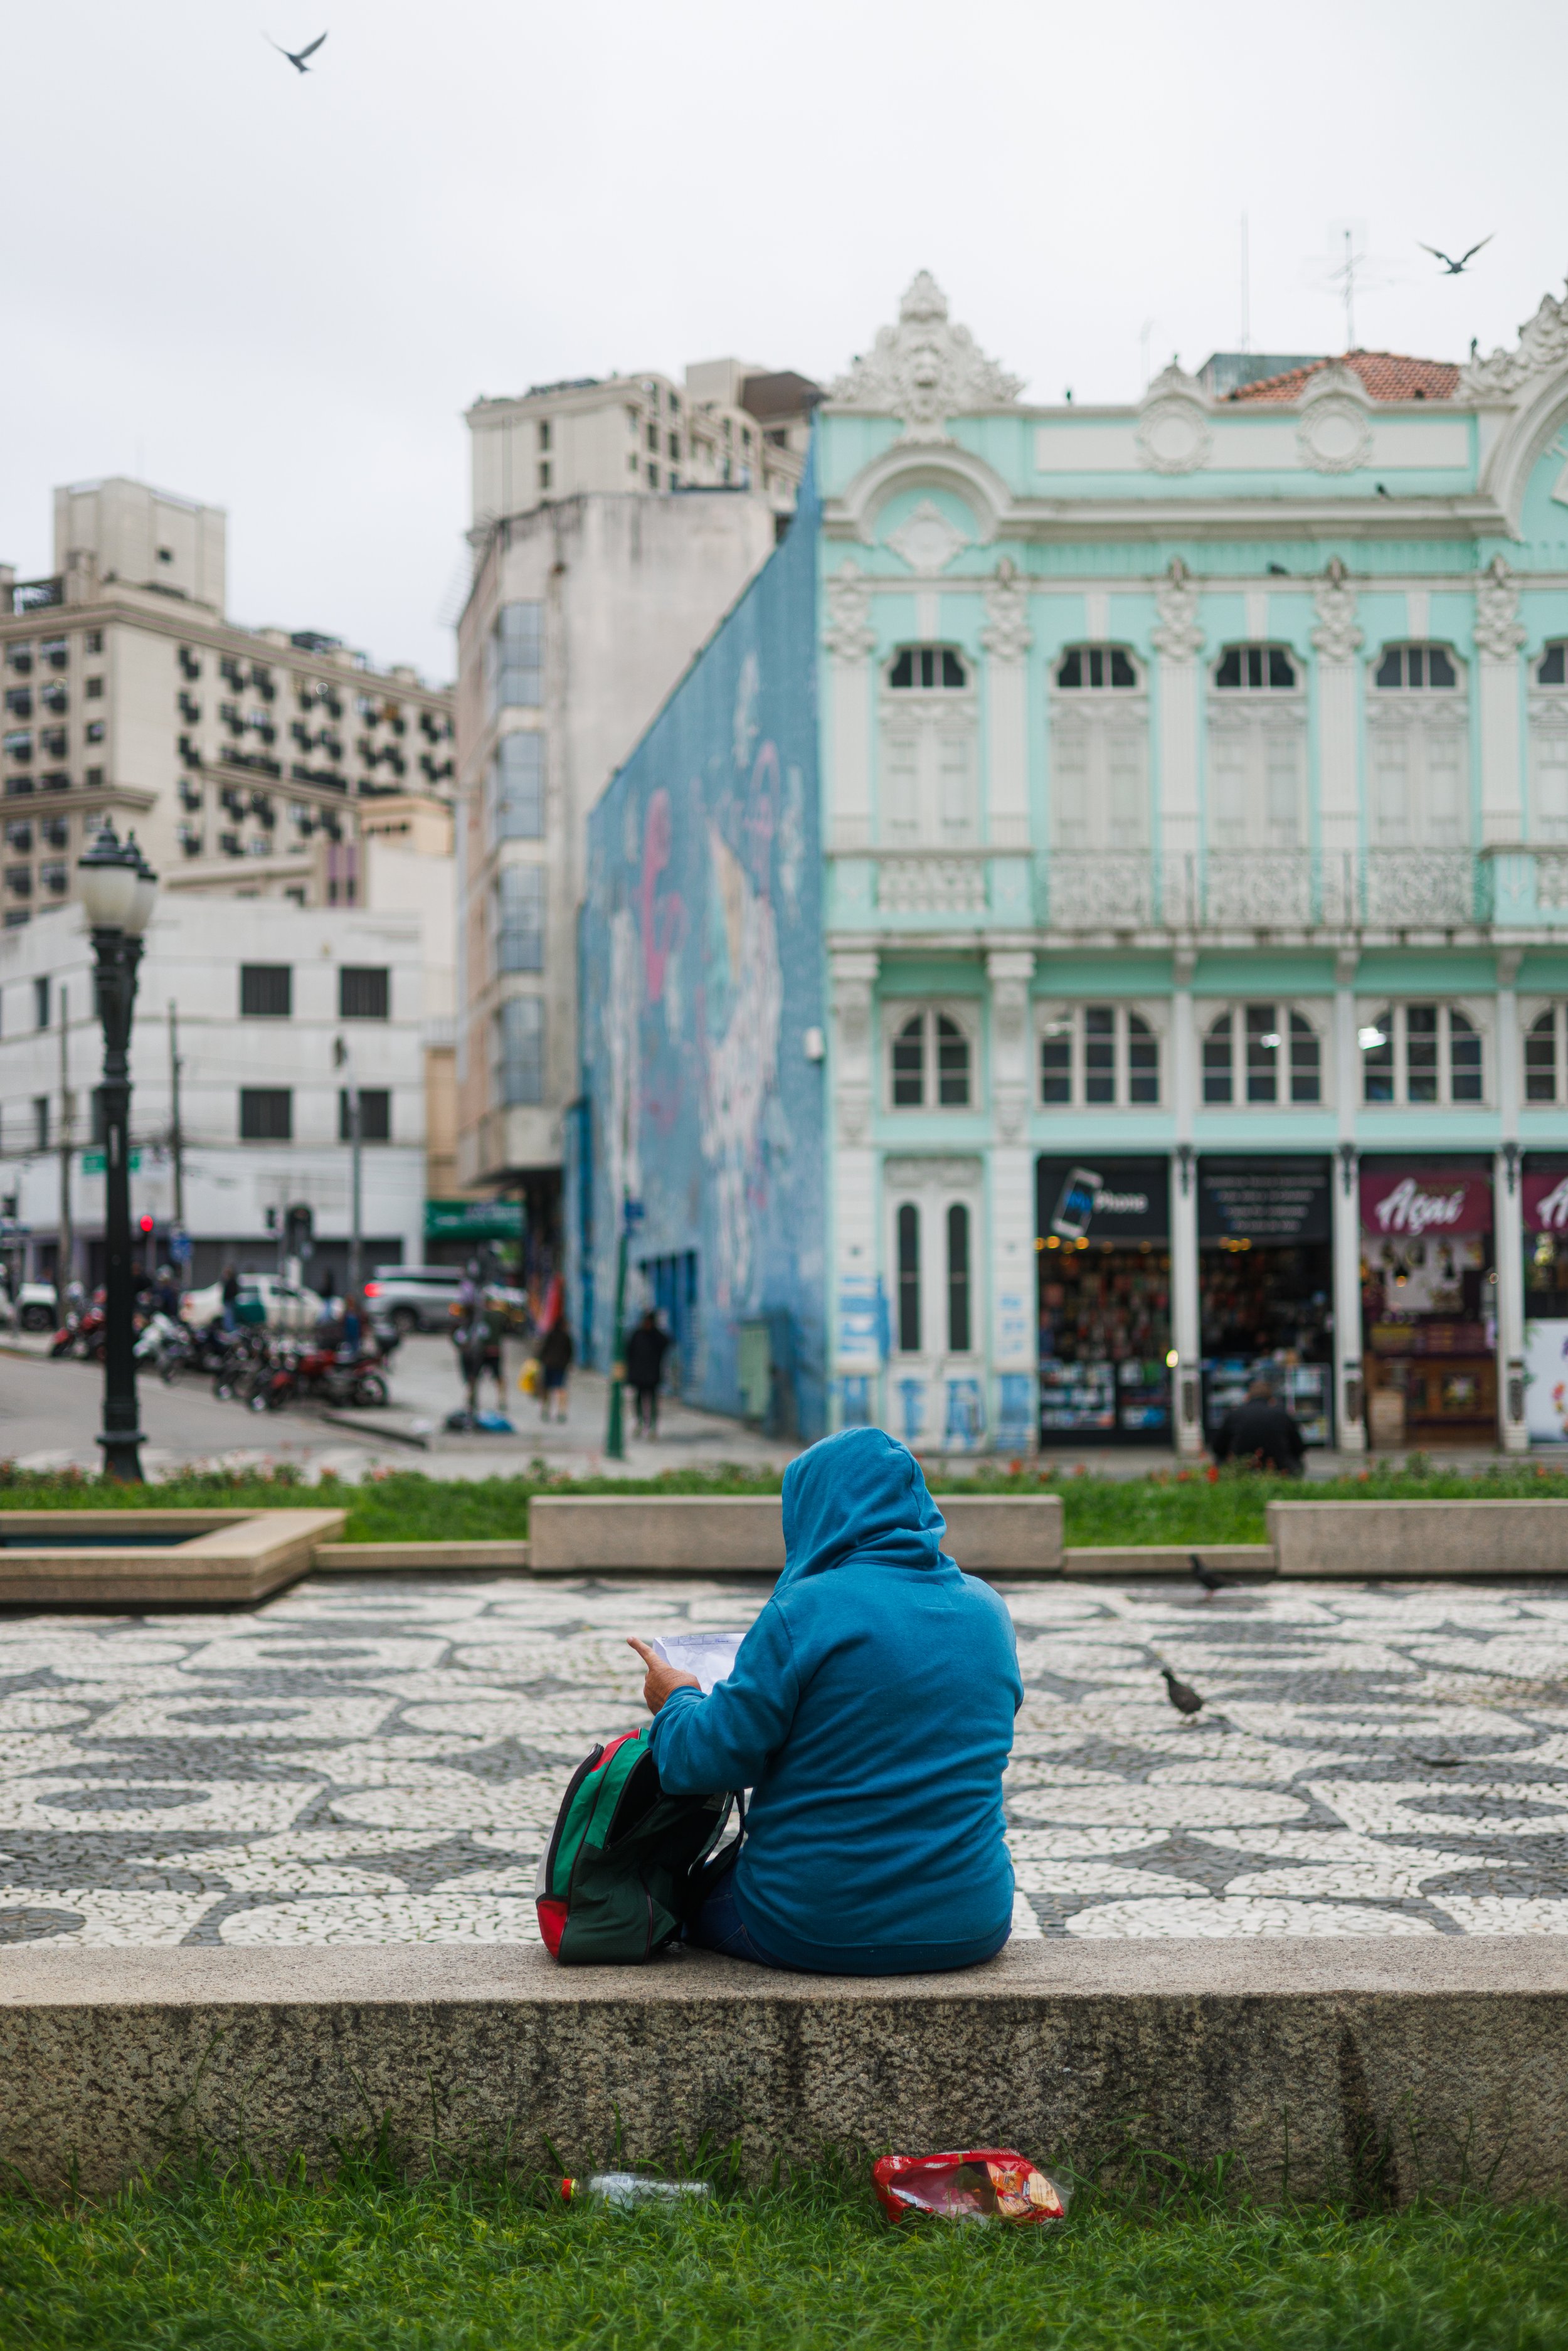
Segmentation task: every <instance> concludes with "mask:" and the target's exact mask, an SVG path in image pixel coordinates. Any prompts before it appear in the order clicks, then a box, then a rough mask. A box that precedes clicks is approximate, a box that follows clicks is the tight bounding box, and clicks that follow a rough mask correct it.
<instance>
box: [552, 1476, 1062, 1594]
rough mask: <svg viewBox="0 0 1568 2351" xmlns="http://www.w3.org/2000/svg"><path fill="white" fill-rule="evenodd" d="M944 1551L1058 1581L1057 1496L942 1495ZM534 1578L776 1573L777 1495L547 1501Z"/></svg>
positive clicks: (780, 1558)
mask: <svg viewBox="0 0 1568 2351" xmlns="http://www.w3.org/2000/svg"><path fill="white" fill-rule="evenodd" d="M936 1502H937V1508H938V1509H939V1510H941V1512H942V1514H943V1516H944V1517H945V1518H946V1521H947V1540H946V1550H947V1552H948V1554H949V1556H950V1557H951V1558H954V1559H956V1561H957V1562H958V1564H959V1566H960V1567H962V1568H965V1569H967V1571H968V1573H971V1574H973V1575H1047V1574H1048V1575H1054V1574H1057V1573H1060V1571H1061V1500H1060V1499H1059V1497H1058V1496H1056V1495H1055V1494H1039V1495H1034V1494H1024V1495H1012V1494H939V1495H938V1496H937V1497H936ZM528 1564H529V1566H530V1567H531V1568H532V1570H533V1573H535V1574H536V1575H582V1574H585V1573H591V1572H592V1571H594V1570H595V1569H599V1568H608V1569H617V1570H621V1571H623V1572H634V1573H640V1574H661V1575H722V1574H726V1573H732V1574H733V1573H740V1574H763V1575H777V1574H779V1573H780V1571H781V1570H782V1568H783V1565H784V1531H783V1522H782V1519H781V1517H780V1512H779V1497H778V1495H777V1494H762V1495H748V1494H747V1495H735V1494H713V1495H709V1494H703V1495H681V1496H678V1497H676V1496H672V1497H670V1498H669V1499H664V1497H663V1496H652V1495H647V1494H629V1495H625V1496H622V1495H591V1496H584V1497H581V1498H579V1497H576V1496H568V1495H557V1494H540V1495H538V1496H536V1498H535V1499H534V1500H533V1502H532V1503H531V1504H530V1505H529V1510H528Z"/></svg>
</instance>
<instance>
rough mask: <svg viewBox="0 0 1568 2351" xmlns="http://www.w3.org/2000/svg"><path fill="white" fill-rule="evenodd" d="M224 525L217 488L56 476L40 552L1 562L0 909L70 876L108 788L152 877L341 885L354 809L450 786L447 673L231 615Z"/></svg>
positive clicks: (296, 889)
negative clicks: (436, 683)
mask: <svg viewBox="0 0 1568 2351" xmlns="http://www.w3.org/2000/svg"><path fill="white" fill-rule="evenodd" d="M0 680H3V687H0V691H3V696H4V725H3V727H0V801H3V807H0V824H3V825H4V833H5V838H4V844H3V853H0V917H3V920H4V924H5V925H6V926H7V927H11V928H16V927H17V926H18V925H22V924H24V923H26V922H27V921H28V920H29V919H30V918H31V916H32V915H33V914H36V913H39V912H42V911H44V910H47V908H49V907H52V906H57V905H61V904H65V903H66V902H67V901H68V899H69V898H70V897H71V896H72V895H73V893H74V886H75V885H74V882H73V879H72V876H73V872H74V866H75V861H76V859H77V858H78V856H79V855H80V853H81V851H82V849H83V848H84V847H85V846H86V841H87V838H88V837H89V835H90V832H91V831H92V830H93V829H94V828H95V826H96V824H97V821H98V820H99V819H100V817H101V815H102V814H103V812H104V811H105V810H109V811H110V812H112V814H113V816H114V817H115V819H116V820H117V822H119V823H120V824H121V825H126V824H129V825H131V827H133V828H134V830H135V831H136V835H137V838H138V840H139V841H141V845H142V847H143V848H144V849H145V851H146V852H147V854H148V855H149V857H150V858H151V860H152V863H153V864H154V865H155V866H156V867H157V869H158V871H159V872H160V874H161V876H162V881H163V884H164V887H165V888H173V889H179V890H185V891H217V892H220V893H224V894H225V895H233V894H239V895H243V896H246V897H277V898H286V899H291V900H292V901H294V903H295V904H298V905H302V906H311V905H353V904H358V903H360V902H361V898H362V887H361V877H360V864H361V852H360V841H361V830H362V820H363V818H364V817H365V815H366V814H367V813H369V812H370V811H371V810H376V811H378V812H379V813H380V814H381V815H382V817H383V819H385V818H391V817H392V807H393V804H394V803H399V804H401V803H404V802H408V803H410V804H411V807H412V810H414V811H417V810H421V809H423V807H425V805H426V804H430V805H432V806H439V805H440V804H442V803H447V802H449V801H450V798H451V793H452V789H453V774H454V755H453V744H452V694H451V690H450V688H443V687H433V686H428V685H425V684H423V683H422V682H421V680H420V678H419V676H418V675H417V674H416V673H415V672H414V671H413V670H412V669H408V668H402V667H394V668H392V669H391V670H386V671H382V670H375V669H372V668H371V666H370V664H369V663H368V662H367V661H366V659H365V657H364V655H363V654H362V653H351V652H350V651H349V650H348V649H347V648H346V647H345V646H344V645H342V644H341V643H340V641H339V640H338V639H337V638H335V637H329V636H323V635H320V634H319V633H318V632H314V631H311V630H302V631H298V632H289V631H287V630H286V629H273V628H267V629H247V628H241V627H240V626H238V625H237V624H236V623H235V622H232V621H230V620H229V619H228V618H227V617H226V615H225V515H224V512H223V510H222V508H221V507H204V506H199V505H196V504H194V503H193V502H192V501H191V500H189V499H185V498H179V497H174V496H170V495H169V494H167V493H166V492H163V491H160V490H154V489H152V488H149V487H148V486H147V485H146V484H144V483H141V482H131V481H125V480H120V479H113V480H108V481H102V482H94V483H87V484H78V485H76V486H72V487H69V488H66V489H57V491H56V492H55V568H54V572H53V574H52V575H51V576H50V577H49V578H47V579H45V580H26V581H20V582H19V581H18V580H16V574H15V571H14V569H10V568H9V567H4V566H0ZM392 820H393V821H395V818H394V819H392ZM410 820H411V821H412V820H413V819H412V816H411V817H410Z"/></svg>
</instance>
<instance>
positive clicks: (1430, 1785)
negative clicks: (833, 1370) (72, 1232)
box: [0, 1577, 1568, 1945]
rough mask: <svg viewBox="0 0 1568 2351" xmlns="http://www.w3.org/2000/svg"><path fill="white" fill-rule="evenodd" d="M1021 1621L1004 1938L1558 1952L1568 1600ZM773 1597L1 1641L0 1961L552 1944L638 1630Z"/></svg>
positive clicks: (1436, 1591)
mask: <svg viewBox="0 0 1568 2351" xmlns="http://www.w3.org/2000/svg"><path fill="white" fill-rule="evenodd" d="M758 1604H759V1601H758V1594H757V1593H756V1590H755V1587H752V1588H746V1587H740V1586H730V1587H728V1588H726V1587H725V1586H723V1585H722V1584H717V1583H714V1584H699V1585H694V1584H689V1583H682V1584H681V1585H679V1586H678V1587H675V1586H670V1585H660V1584H658V1583H646V1584H641V1585H636V1586H627V1585H625V1584H622V1585H618V1586H611V1585H607V1584H602V1583H593V1582H591V1581H588V1582H583V1583H572V1584H555V1583H551V1584H549V1585H543V1584H535V1583H529V1582H528V1581H527V1580H526V1579H524V1578H505V1577H489V1578H482V1579H481V1578H476V1579H474V1580H473V1581H472V1582H466V1583H457V1582H455V1581H453V1580H448V1579H445V1578H443V1579H441V1580H440V1581H439V1582H438V1581H436V1580H434V1579H430V1580H423V1579H415V1578H407V1577H403V1578H388V1579H386V1580H385V1581H381V1580H379V1579H378V1580H376V1581H374V1582H369V1581H366V1580H361V1579H360V1578H355V1579H354V1580H353V1581H352V1583H349V1582H348V1581H346V1580H345V1581H341V1582H336V1583H334V1582H331V1581H316V1582H313V1583H306V1584H303V1585H301V1586H299V1587H298V1588H297V1589H296V1590H295V1591H294V1592H292V1593H288V1594H287V1595H286V1596H285V1597H284V1598H282V1599H280V1600H278V1601H277V1602H274V1603H273V1604H270V1605H268V1606H267V1607H264V1608H260V1609H257V1610H256V1611H255V1612H254V1613H252V1614H248V1615H244V1616H223V1617H217V1616H210V1615H209V1616H192V1615H186V1616H180V1615H152V1616H145V1617H136V1618H130V1617H121V1618H112V1619H111V1618H104V1617H41V1616H32V1617H27V1618H14V1619H11V1620H9V1621H7V1622H5V1623H4V1624H0V1941H5V1942H20V1941H26V1940H33V1939H40V1940H41V1939H47V1938H53V1939H57V1940H59V1941H65V1942H78V1943H91V1944H100V1945H101V1944H139V1943H141V1944H145V1943H164V1944H168V1943H231V1944H242V1943H243V1944H264V1943H265V1944H287V1943H304V1942H308V1943H318V1942H404V1941H416V1942H468V1941H494V1940H512V1939H517V1940H523V1941H529V1940H534V1939H537V1928H536V1926H535V1922H534V1912H533V1905H532V1901H531V1899H530V1895H531V1889H532V1885H533V1876H534V1868H535V1864H536V1862H537V1859H538V1853H539V1850H540V1847H541V1844H543V1841H544V1839H545V1837H546V1836H547V1834H548V1833H549V1826H550V1823H551V1822H552V1820H553V1818H554V1814H555V1810H556V1805H557V1802H558V1801H559V1793H560V1791H561V1788H562V1786H563V1785H564V1783H565V1780H566V1777H567V1774H568V1772H569V1771H570V1767H571V1766H572V1765H573V1764H574V1763H575V1762H576V1761H578V1760H579V1759H580V1756H581V1755H582V1753H583V1752H584V1751H585V1750H586V1749H587V1747H588V1746H589V1745H590V1744H591V1742H592V1741H593V1740H595V1739H599V1738H603V1737H605V1736H607V1735H609V1734H612V1733H613V1732H615V1731H616V1730H620V1729H627V1728H629V1727H630V1726H631V1725H632V1724H633V1723H634V1722H635V1721H637V1720H638V1719H639V1718H640V1715H641V1704H640V1696H639V1693H640V1689H641V1680H642V1668H641V1667H640V1666H639V1665H638V1663H637V1661H636V1659H635V1658H634V1657H633V1656H632V1653H631V1652H630V1651H629V1650H628V1649H627V1648H626V1647H625V1646H624V1638H625V1635H626V1634H627V1633H629V1632H639V1633H651V1632H653V1631H656V1630H661V1629H679V1628H680V1627H681V1626H682V1625H742V1624H745V1623H746V1622H747V1620H748V1619H749V1617H750V1616H751V1614H753V1613H754V1612H755V1610H756V1608H757V1607H758ZM1009 1604H1010V1605H1011V1607H1012V1611H1013V1614H1014V1617H1015V1620H1016V1622H1017V1625H1018V1632H1019V1655H1020V1658H1021V1660H1022V1665H1023V1676H1024V1681H1025V1685H1026V1688H1027V1690H1028V1700H1027V1703H1026V1705H1025V1708H1024V1710H1023V1713H1022V1715H1021V1716H1020V1717H1019V1728H1018V1737H1017V1742H1016V1745H1015V1749H1014V1760H1013V1764H1012V1768H1011V1770H1010V1771H1009V1776H1008V1792H1009V1818H1010V1822H1011V1831H1010V1834H1011V1842H1012V1848H1013V1854H1014V1858H1015V1862H1016V1865H1017V1871H1018V1883H1019V1897H1018V1904H1017V1916H1016V1922H1015V1931H1016V1932H1019V1933H1021V1934H1025V1935H1037V1934H1046V1935H1058V1934H1068V1935H1077V1936H1134V1935H1143V1936H1149V1935H1155V1936H1158V1935H1211V1936H1214V1935H1281V1934H1312V1935H1367V1934H1399V1935H1454V1934H1506V1933H1517V1932H1521V1931H1523V1932H1531V1933H1546V1934H1553V1933H1568V1583H1564V1584H1563V1585H1561V1586H1556V1587H1553V1588H1551V1589H1548V1590H1542V1589H1540V1588H1535V1589H1529V1590H1525V1589H1521V1588H1493V1589H1490V1590H1489V1589H1479V1588H1476V1587H1473V1586H1471V1587H1455V1586H1452V1585H1448V1586H1441V1587H1440V1586H1422V1587H1419V1588H1416V1589H1411V1588H1409V1587H1405V1588H1397V1589H1396V1588H1390V1587H1373V1586H1355V1587H1351V1588H1340V1587H1332V1588H1331V1587H1324V1586H1322V1585H1321V1584H1320V1585H1281V1586H1274V1587H1271V1588H1259V1589H1254V1590H1250V1591H1238V1592H1234V1593H1225V1594H1222V1595H1221V1596H1220V1597H1218V1598H1217V1599H1216V1600H1214V1601H1212V1602H1208V1601H1205V1600H1204V1599H1203V1598H1202V1597H1201V1596H1200V1595H1198V1594H1197V1593H1189V1592H1188V1591H1187V1590H1186V1588H1180V1589H1176V1590H1170V1591H1166V1590H1156V1589H1155V1588H1153V1587H1145V1588H1144V1589H1141V1590H1138V1589H1128V1588H1117V1589H1103V1590H1102V1589H1084V1588H1082V1587H1078V1588H1061V1587H1054V1588H1053V1587H1043V1588H1042V1587H1040V1586H1034V1587H1030V1588H1022V1589H1018V1590H1015V1591H1014V1592H1012V1593H1010V1594H1009ZM1162 1663H1166V1664H1169V1665H1170V1666H1172V1667H1174V1668H1175V1670H1176V1672H1177V1673H1178V1674H1180V1675H1181V1676H1183V1677H1185V1678H1186V1679H1187V1680H1188V1681H1190V1682H1192V1683H1193V1684H1194V1685H1195V1686H1196V1687H1197V1688H1198V1689H1199V1690H1201V1691H1202V1692H1203V1694H1204V1696H1205V1698H1206V1699H1207V1706H1206V1708H1205V1710H1204V1712H1203V1714H1202V1715H1201V1716H1200V1717H1199V1718H1198V1719H1197V1721H1196V1722H1194V1723H1186V1722H1184V1721H1182V1720H1181V1719H1179V1718H1178V1717H1177V1716H1176V1714H1174V1713H1173V1712H1172V1711H1171V1709H1170V1708H1169V1706H1168V1705H1167V1703H1166V1698H1165V1695H1164V1688H1163V1685H1162V1683H1161V1682H1160V1680H1159V1678H1158V1671H1157V1668H1158V1666H1159V1665H1160V1664H1162Z"/></svg>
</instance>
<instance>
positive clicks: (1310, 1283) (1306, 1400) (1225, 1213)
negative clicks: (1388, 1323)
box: [1197, 1156, 1333, 1446]
mask: <svg viewBox="0 0 1568 2351" xmlns="http://www.w3.org/2000/svg"><path fill="white" fill-rule="evenodd" d="M1329 1182H1330V1170H1329V1163H1328V1161H1327V1160H1326V1159H1324V1158H1322V1157H1306V1156H1302V1157H1298V1158H1277V1159H1262V1158H1245V1159H1244V1158H1239V1157H1238V1158H1234V1159H1221V1158H1204V1159H1202V1160H1200V1161H1199V1162H1198V1168H1197V1186H1198V1193H1197V1229H1198V1242H1199V1254H1198V1298H1199V1305H1198V1311H1199V1316H1200V1327H1201V1331H1202V1342H1203V1418H1204V1428H1205V1432H1206V1434H1207V1436H1208V1437H1211V1438H1212V1437H1213V1436H1214V1434H1215V1432H1216V1430H1217V1429H1218V1426H1219V1424H1220V1422H1221V1421H1222V1420H1223V1419H1224V1417H1225V1416H1226V1414H1227V1413H1228V1412H1229V1411H1230V1410H1231V1409H1232V1407H1233V1406H1234V1405H1239V1404H1242V1403H1244V1402H1245V1401H1246V1397H1247V1391H1248V1389H1249V1386H1250V1384H1251V1383H1252V1381H1253V1380H1255V1379H1257V1378H1259V1377H1263V1378H1266V1379H1268V1381H1269V1382H1270V1384H1271V1386H1272V1387H1273V1389H1274V1392H1275V1394H1276V1395H1278V1397H1279V1399H1280V1401H1281V1404H1283V1405H1286V1406H1287V1408H1288V1409H1289V1410H1290V1411H1291V1412H1292V1413H1293V1414H1294V1415H1295V1416H1296V1419H1297V1420H1298V1422H1299V1423H1300V1425H1301V1436H1302V1438H1303V1440H1304V1441H1305V1442H1306V1443H1307V1444H1308V1445H1310V1446H1327V1445H1331V1444H1332V1443H1333V1248H1332V1245H1331V1238H1330V1236H1331V1231H1332V1216H1333V1209H1332V1206H1331V1200H1330V1192H1329Z"/></svg>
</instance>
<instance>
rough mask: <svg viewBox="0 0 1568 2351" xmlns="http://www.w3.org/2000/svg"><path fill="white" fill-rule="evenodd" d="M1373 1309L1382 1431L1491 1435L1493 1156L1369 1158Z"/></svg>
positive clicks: (1423, 1439)
mask: <svg viewBox="0 0 1568 2351" xmlns="http://www.w3.org/2000/svg"><path fill="white" fill-rule="evenodd" d="M1361 1224H1362V1262H1361V1284H1362V1321H1363V1340H1364V1360H1365V1365H1366V1378H1367V1385H1368V1395H1369V1411H1370V1407H1371V1405H1372V1403H1373V1402H1374V1400H1375V1399H1376V1398H1377V1396H1378V1395H1381V1394H1389V1393H1392V1395H1397V1396H1398V1397H1399V1398H1400V1399H1401V1402H1402V1406H1403V1410H1402V1413H1401V1412H1400V1411H1397V1410H1396V1409H1394V1408H1393V1407H1392V1406H1391V1405H1383V1406H1380V1407H1379V1408H1378V1409H1377V1410H1375V1411H1370V1418H1371V1425H1372V1427H1373V1429H1374V1432H1375V1433H1376V1431H1377V1430H1378V1429H1379V1428H1380V1427H1381V1428H1383V1429H1385V1430H1388V1431H1392V1430H1394V1429H1395V1428H1396V1427H1399V1426H1402V1428H1403V1437H1402V1438H1400V1439H1399V1440H1398V1441H1400V1442H1404V1443H1407V1444H1410V1445H1416V1446H1419V1445H1423V1444H1429V1443H1438V1444H1442V1443H1449V1444H1451V1443H1454V1442H1456V1441H1458V1442H1460V1443H1465V1442H1471V1443H1475V1442H1483V1441H1485V1440H1486V1439H1487V1438H1488V1437H1490V1435H1491V1433H1492V1431H1493V1428H1494V1426H1495V1424H1496V1418H1497V1363H1496V1355H1497V1276H1496V1273H1495V1271H1494V1270H1493V1259H1492V1197H1491V1184H1490V1175H1489V1174H1488V1173H1487V1172H1485V1171H1484V1163H1468V1162H1464V1161H1458V1162H1453V1163H1449V1164H1448V1165H1443V1164H1441V1163H1439V1164H1437V1165H1433V1164H1431V1163H1428V1164H1427V1165H1425V1166H1420V1167H1410V1166H1387V1167H1381V1168H1376V1169H1367V1168H1366V1167H1364V1169H1363V1173H1362V1178H1361Z"/></svg>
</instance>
